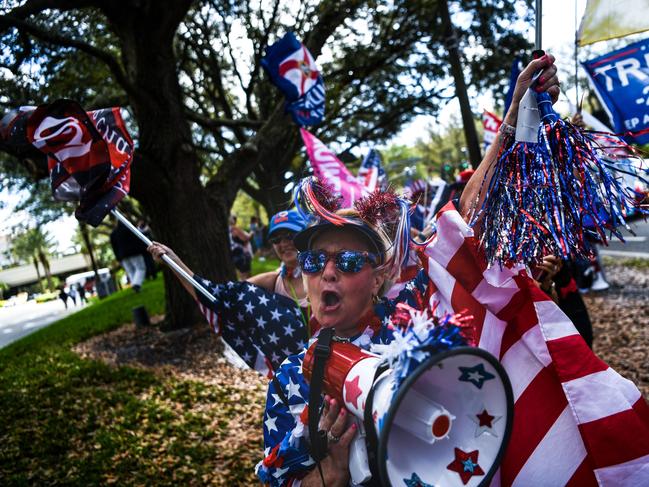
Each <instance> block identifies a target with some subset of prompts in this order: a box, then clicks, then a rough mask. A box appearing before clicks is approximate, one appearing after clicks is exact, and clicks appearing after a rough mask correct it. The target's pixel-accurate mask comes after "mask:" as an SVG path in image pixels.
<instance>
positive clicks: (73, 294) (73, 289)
mask: <svg viewBox="0 0 649 487" xmlns="http://www.w3.org/2000/svg"><path fill="white" fill-rule="evenodd" d="M68 296H70V299H72V304H73V305H74V306H75V307H76V306H77V297H79V292H78V291H77V288H76V286H75V285H74V284H72V285H71V286H70V287H69V288H68Z"/></svg>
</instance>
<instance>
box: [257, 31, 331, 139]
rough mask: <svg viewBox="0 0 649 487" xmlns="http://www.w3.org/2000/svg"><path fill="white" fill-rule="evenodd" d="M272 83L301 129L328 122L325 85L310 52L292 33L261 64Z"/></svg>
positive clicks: (279, 42)
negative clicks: (325, 111)
mask: <svg viewBox="0 0 649 487" xmlns="http://www.w3.org/2000/svg"><path fill="white" fill-rule="evenodd" d="M261 65H262V67H263V68H264V69H265V70H266V72H267V73H268V75H269V76H270V78H271V81H272V82H273V84H274V85H275V86H277V87H278V88H279V89H280V90H281V91H282V93H284V96H285V97H286V110H287V111H288V112H290V113H291V115H292V116H293V120H295V123H297V124H298V125H299V126H301V127H304V126H308V125H317V124H319V123H320V122H322V119H323V118H324V105H325V88H324V81H323V79H322V76H321V75H320V71H319V70H318V66H316V64H315V60H314V59H313V56H312V55H311V53H310V52H309V50H308V49H307V48H306V47H305V46H304V44H302V43H301V42H300V41H298V40H297V39H296V38H295V36H294V35H293V33H292V32H288V33H287V34H286V35H285V36H284V37H282V38H281V39H280V40H279V41H277V42H276V43H275V44H273V45H272V46H270V47H269V48H268V49H267V50H266V56H264V57H263V58H262V60H261Z"/></svg>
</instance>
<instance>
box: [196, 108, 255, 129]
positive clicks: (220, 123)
mask: <svg viewBox="0 0 649 487" xmlns="http://www.w3.org/2000/svg"><path fill="white" fill-rule="evenodd" d="M185 114H186V115H187V119H188V120H191V121H192V122H195V123H197V124H198V125H200V126H201V127H203V128H205V129H207V130H210V131H213V132H216V133H218V130H217V129H219V128H221V127H245V128H250V129H258V128H260V127H262V126H263V125H264V121H263V120H248V119H241V120H231V119H228V118H208V117H204V116H203V115H199V114H198V113H196V112H193V111H191V110H189V109H187V110H186V111H185ZM219 135H220V134H219Z"/></svg>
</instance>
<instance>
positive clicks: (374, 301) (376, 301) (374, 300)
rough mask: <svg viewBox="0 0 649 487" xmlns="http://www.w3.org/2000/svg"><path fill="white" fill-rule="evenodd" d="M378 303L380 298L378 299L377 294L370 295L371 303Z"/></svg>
mask: <svg viewBox="0 0 649 487" xmlns="http://www.w3.org/2000/svg"><path fill="white" fill-rule="evenodd" d="M379 301H381V298H379V295H378V294H373V295H372V302H373V303H374V304H377V303H378V302H379Z"/></svg>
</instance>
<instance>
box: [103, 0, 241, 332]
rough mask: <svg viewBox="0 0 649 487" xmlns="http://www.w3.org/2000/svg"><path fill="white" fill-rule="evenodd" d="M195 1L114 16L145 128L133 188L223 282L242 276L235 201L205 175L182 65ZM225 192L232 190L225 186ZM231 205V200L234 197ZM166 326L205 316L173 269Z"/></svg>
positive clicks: (164, 233)
mask: <svg viewBox="0 0 649 487" xmlns="http://www.w3.org/2000/svg"><path fill="white" fill-rule="evenodd" d="M189 4H190V2H188V1H186V2H166V3H165V7H164V8H160V6H159V5H158V4H156V3H155V2H154V3H150V4H142V10H138V9H133V10H130V11H124V9H119V8H117V7H116V6H112V5H111V6H110V7H106V8H107V9H112V8H113V7H115V8H116V10H111V11H110V12H107V15H108V16H109V18H110V19H111V21H112V22H113V23H114V24H115V26H116V30H117V32H118V34H119V36H120V40H121V42H122V53H123V59H124V62H125V65H126V71H127V73H128V76H129V79H130V81H131V83H132V85H133V90H132V92H131V94H130V102H131V105H132V106H133V110H134V112H135V118H136V120H137V123H138V128H139V131H138V133H139V139H138V142H139V147H138V153H139V155H140V156H141V157H138V158H137V160H135V161H134V163H133V171H132V183H131V194H132V195H133V196H134V197H135V198H136V199H138V200H139V201H140V203H141V204H142V206H143V207H144V209H145V211H146V213H147V215H149V216H150V218H151V228H152V230H153V232H154V233H155V235H156V237H157V238H158V239H159V240H160V241H161V242H162V243H164V244H166V245H168V246H169V247H171V248H172V249H174V251H175V252H176V254H177V255H178V256H179V257H180V258H181V259H182V260H183V261H184V262H185V263H186V264H187V265H188V266H189V267H190V268H191V269H192V270H193V271H194V272H197V273H199V274H200V275H203V276H205V277H207V278H209V279H211V280H214V281H216V282H221V281H224V280H227V279H228V278H232V277H234V270H233V267H232V264H231V262H230V256H229V251H230V249H229V241H228V235H227V229H228V225H227V221H228V219H227V217H228V213H229V209H230V206H228V204H227V203H228V201H227V200H221V204H216V205H214V204H213V202H212V201H211V200H210V199H208V197H207V193H206V191H205V188H204V187H203V185H202V184H201V182H200V170H199V164H198V160H197V157H196V153H195V152H194V146H193V143H192V136H191V131H190V127H189V124H188V122H187V120H186V118H185V114H184V111H185V109H184V105H183V102H182V96H181V90H180V85H179V81H178V73H177V71H176V60H175V57H174V52H173V36H174V32H175V30H176V27H177V25H178V23H179V22H180V20H182V17H183V16H184V14H185V13H186V11H187V8H188V6H189ZM222 193H224V191H222ZM230 204H231V202H230ZM165 295H166V326H167V328H169V329H176V328H182V327H186V326H189V325H192V324H194V323H196V322H197V321H199V320H200V315H199V310H198V307H197V306H196V303H195V302H194V301H193V300H192V298H191V297H190V295H189V294H188V293H187V292H186V291H185V289H184V288H183V287H182V286H181V284H180V283H179V282H178V280H177V279H176V278H175V277H174V276H172V275H171V272H170V271H168V270H165Z"/></svg>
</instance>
